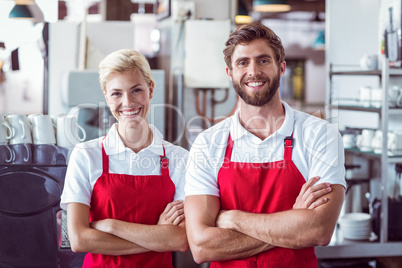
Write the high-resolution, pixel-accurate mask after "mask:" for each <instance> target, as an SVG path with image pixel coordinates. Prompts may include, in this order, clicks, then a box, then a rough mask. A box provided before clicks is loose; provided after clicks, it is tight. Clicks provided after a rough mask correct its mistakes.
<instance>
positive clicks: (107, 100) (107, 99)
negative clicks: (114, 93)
mask: <svg viewBox="0 0 402 268" xmlns="http://www.w3.org/2000/svg"><path fill="white" fill-rule="evenodd" d="M103 96H105V100H106V103H107V105H109V98H108V97H107V94H106V91H103Z"/></svg>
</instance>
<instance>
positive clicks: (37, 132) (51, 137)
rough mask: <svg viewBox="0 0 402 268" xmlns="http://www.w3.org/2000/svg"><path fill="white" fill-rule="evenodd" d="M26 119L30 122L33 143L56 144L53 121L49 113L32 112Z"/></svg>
mask: <svg viewBox="0 0 402 268" xmlns="http://www.w3.org/2000/svg"><path fill="white" fill-rule="evenodd" d="M28 119H29V122H30V123H31V128H32V138H33V143H34V144H52V145H54V144H56V136H55V132H54V128H53V123H52V119H51V118H50V116H49V115H44V114H32V115H29V116H28Z"/></svg>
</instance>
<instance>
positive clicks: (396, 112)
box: [330, 105, 402, 115]
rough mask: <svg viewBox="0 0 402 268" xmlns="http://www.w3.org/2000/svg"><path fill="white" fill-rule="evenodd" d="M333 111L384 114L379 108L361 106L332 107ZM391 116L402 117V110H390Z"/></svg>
mask: <svg viewBox="0 0 402 268" xmlns="http://www.w3.org/2000/svg"><path fill="white" fill-rule="evenodd" d="M330 108H331V109H337V110H347V111H359V112H372V113H379V114H381V113H382V109H381V108H377V107H365V106H359V105H330ZM388 114H389V115H402V108H394V107H392V108H389V109H388Z"/></svg>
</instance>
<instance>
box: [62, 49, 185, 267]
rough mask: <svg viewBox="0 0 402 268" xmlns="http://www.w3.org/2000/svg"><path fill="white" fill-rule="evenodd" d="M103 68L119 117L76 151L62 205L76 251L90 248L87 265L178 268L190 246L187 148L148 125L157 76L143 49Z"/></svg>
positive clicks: (118, 55)
mask: <svg viewBox="0 0 402 268" xmlns="http://www.w3.org/2000/svg"><path fill="white" fill-rule="evenodd" d="M99 68H100V71H99V77H100V84H101V88H102V90H103V93H104V95H105V99H106V102H107V104H108V106H109V108H110V111H111V113H112V114H113V116H114V117H115V118H116V119H117V123H116V124H114V125H113V126H112V127H111V129H110V130H109V132H108V134H107V135H106V136H105V137H100V138H98V139H95V140H91V141H88V142H85V143H82V144H79V145H77V146H76V147H75V148H74V150H73V152H72V154H71V157H70V161H69V165H68V168H67V174H66V180H65V187H64V190H63V194H62V199H61V207H62V208H63V209H67V215H68V217H67V224H68V233H69V238H70V243H71V247H72V250H73V251H74V252H89V253H88V254H87V255H86V257H85V260H84V264H83V267H158V268H159V267H172V257H171V251H187V250H188V243H187V237H186V233H185V220H184V212H183V206H184V204H183V201H182V200H183V199H184V175H185V162H186V158H187V154H188V152H187V151H186V150H185V149H183V148H181V147H178V146H174V145H172V144H171V143H169V142H167V141H164V140H163V136H162V134H161V133H160V132H159V131H158V130H157V129H156V128H155V127H154V126H153V125H149V124H148V120H147V115H148V113H149V110H150V100H151V99H152V96H153V94H154V87H155V82H154V80H153V79H152V74H151V69H150V66H149V64H148V62H147V60H146V59H145V58H144V56H143V55H141V54H140V53H138V52H137V51H134V50H130V49H124V50H119V51H116V52H113V53H111V54H110V55H108V56H107V57H106V58H105V59H104V60H103V61H102V62H101V63H100V65H99Z"/></svg>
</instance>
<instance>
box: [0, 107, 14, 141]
mask: <svg viewBox="0 0 402 268" xmlns="http://www.w3.org/2000/svg"><path fill="white" fill-rule="evenodd" d="M12 134H13V130H12V129H11V126H10V125H9V124H8V123H7V122H6V120H5V119H4V115H2V114H0V145H4V144H7V143H9V140H10V139H11V138H12V137H13V136H12Z"/></svg>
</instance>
